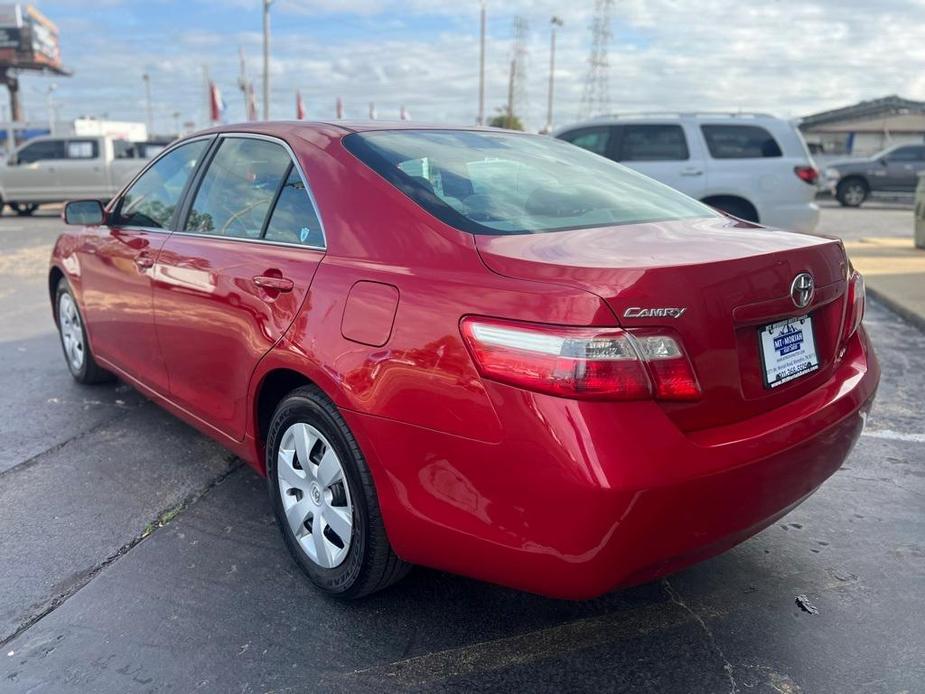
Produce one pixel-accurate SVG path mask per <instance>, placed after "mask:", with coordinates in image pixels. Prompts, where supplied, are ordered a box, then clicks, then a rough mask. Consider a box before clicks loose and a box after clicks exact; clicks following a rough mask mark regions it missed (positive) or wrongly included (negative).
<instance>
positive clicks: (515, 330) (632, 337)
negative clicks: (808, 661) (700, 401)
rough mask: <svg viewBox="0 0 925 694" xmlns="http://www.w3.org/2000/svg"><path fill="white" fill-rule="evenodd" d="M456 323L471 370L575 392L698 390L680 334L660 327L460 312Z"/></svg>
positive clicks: (598, 396) (684, 394)
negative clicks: (551, 322) (566, 323)
mask: <svg viewBox="0 0 925 694" xmlns="http://www.w3.org/2000/svg"><path fill="white" fill-rule="evenodd" d="M461 327H462V333H463V337H464V338H465V341H466V344H467V345H468V347H469V349H470V351H471V352H472V356H473V358H474V359H475V363H476V365H477V366H478V369H479V373H481V374H482V376H484V377H486V378H490V379H492V380H495V381H500V382H502V383H507V384H510V385H513V386H518V387H520V388H526V389H528V390H534V391H538V392H541V393H549V394H551V395H558V396H561V397H567V398H580V399H594V400H640V399H644V398H651V397H656V398H660V399H666V400H679V399H680V400H688V399H691V398H697V397H699V396H700V387H699V386H698V384H697V380H696V378H695V377H694V372H693V369H692V368H691V365H690V362H689V361H688V359H687V355H686V354H685V353H684V351H683V349H682V347H681V344H680V341H679V340H677V339H676V338H674V337H673V336H671V335H669V334H665V333H664V332H662V331H657V330H652V329H646V330H640V331H627V330H621V329H620V328H569V327H558V326H546V325H536V324H533V323H517V322H513V321H502V320H496V319H485V318H465V319H463V321H462V324H461Z"/></svg>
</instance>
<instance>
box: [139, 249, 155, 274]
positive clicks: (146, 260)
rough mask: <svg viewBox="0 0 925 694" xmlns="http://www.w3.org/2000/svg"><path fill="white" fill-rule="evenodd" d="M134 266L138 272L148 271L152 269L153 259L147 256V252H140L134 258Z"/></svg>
mask: <svg viewBox="0 0 925 694" xmlns="http://www.w3.org/2000/svg"><path fill="white" fill-rule="evenodd" d="M135 265H137V266H138V269H139V270H148V269H150V268H152V267H154V258H152V257H151V256H150V255H148V253H147V251H142V252H141V253H139V254H138V255H136V256H135Z"/></svg>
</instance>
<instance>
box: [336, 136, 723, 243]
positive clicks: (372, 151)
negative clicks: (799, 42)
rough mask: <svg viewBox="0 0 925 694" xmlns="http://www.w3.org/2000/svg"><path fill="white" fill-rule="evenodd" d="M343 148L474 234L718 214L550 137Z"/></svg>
mask: <svg viewBox="0 0 925 694" xmlns="http://www.w3.org/2000/svg"><path fill="white" fill-rule="evenodd" d="M343 142H344V146H345V147H346V148H347V149H348V150H349V151H350V152H352V153H353V154H354V155H355V156H356V157H357V158H358V159H360V160H361V161H362V162H364V163H365V164H366V165H367V166H369V167H370V168H371V169H373V170H374V171H376V172H377V173H379V174H380V175H381V176H382V177H383V178H385V179H386V180H387V181H388V182H389V183H391V184H392V185H394V186H395V187H396V188H398V189H399V190H401V191H402V192H403V193H404V194H405V195H407V196H408V197H410V198H411V199H412V200H414V201H415V202H416V203H417V204H419V205H420V206H421V207H423V208H424V209H425V210H427V211H428V212H429V213H430V214H432V215H433V216H435V217H437V218H438V219H439V220H440V221H442V222H444V223H446V224H449V225H451V226H454V227H456V228H457V229H461V230H462V231H467V232H470V233H474V234H527V233H541V232H547V231H558V230H563V229H577V228H587V227H607V226H616V225H621V224H632V223H638V222H652V221H663V220H674V219H690V218H694V217H714V216H716V213H715V212H714V211H713V210H711V209H710V208H708V207H707V206H705V205H702V204H701V203H699V202H697V201H695V200H692V199H691V198H689V197H687V196H686V195H684V194H683V193H679V192H677V191H675V190H672V189H671V188H669V187H667V186H664V185H662V184H660V183H657V182H656V181H653V180H652V179H650V178H647V177H645V176H643V175H641V174H638V173H636V172H634V171H631V170H630V169H627V168H626V167H624V166H620V165H619V164H616V163H614V162H612V161H610V160H608V159H604V158H603V157H599V156H596V155H593V154H591V153H589V152H586V151H584V150H582V149H580V148H578V147H572V146H571V145H569V144H567V143H565V142H562V141H560V140H556V139H553V138H549V137H545V136H538V135H518V134H511V133H503V132H498V133H494V132H476V131H467V130H393V131H378V132H368V133H353V134H351V135H348V136H347V137H345V138H344V139H343Z"/></svg>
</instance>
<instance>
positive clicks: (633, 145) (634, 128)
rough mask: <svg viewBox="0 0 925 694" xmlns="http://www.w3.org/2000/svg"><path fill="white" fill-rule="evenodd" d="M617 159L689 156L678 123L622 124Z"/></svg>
mask: <svg viewBox="0 0 925 694" xmlns="http://www.w3.org/2000/svg"><path fill="white" fill-rule="evenodd" d="M622 129H623V133H622V138H621V141H620V157H619V161H681V160H684V159H689V158H690V152H689V151H688V149H687V138H686V137H685V136H684V129H683V128H682V127H681V126H680V125H654V124H653V125H624V126H623V128H622Z"/></svg>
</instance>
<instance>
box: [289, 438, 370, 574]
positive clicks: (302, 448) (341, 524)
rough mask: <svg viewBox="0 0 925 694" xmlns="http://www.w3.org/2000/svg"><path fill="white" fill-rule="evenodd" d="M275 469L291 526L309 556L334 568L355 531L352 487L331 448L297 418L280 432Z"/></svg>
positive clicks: (314, 560)
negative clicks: (350, 487)
mask: <svg viewBox="0 0 925 694" xmlns="http://www.w3.org/2000/svg"><path fill="white" fill-rule="evenodd" d="M276 468H277V477H278V478H279V493H280V498H281V499H282V502H283V511H284V512H285V514H286V522H287V524H288V525H289V530H291V531H292V534H293V535H294V536H295V539H296V541H297V542H298V543H299V546H300V547H301V548H302V550H303V551H304V552H305V554H306V555H307V556H308V558H309V559H311V560H312V561H313V562H315V563H316V564H317V565H318V566H320V567H322V568H325V569H333V568H334V567H335V566H338V565H339V564H340V563H341V562H343V561H344V559H345V558H346V557H347V552H348V551H349V550H350V542H351V539H352V535H353V504H352V503H351V501H350V490H349V489H348V487H347V479H346V476H345V475H344V468H343V467H342V466H341V462H340V459H339V458H338V457H337V453H335V452H334V447H333V446H332V445H331V444H330V442H329V441H328V440H327V439H326V438H325V437H324V436H323V435H322V434H321V432H320V431H318V430H317V429H315V427H313V426H311V425H309V424H304V423H302V422H298V423H296V424H293V425H292V426H290V427H289V428H288V429H286V431H285V433H284V434H283V438H282V441H280V445H279V454H278V455H277V458H276Z"/></svg>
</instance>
